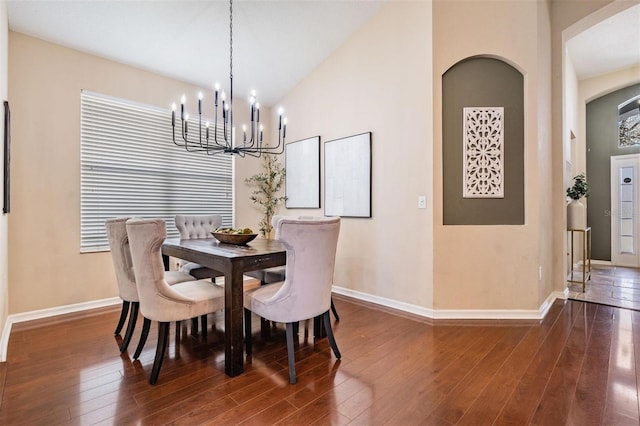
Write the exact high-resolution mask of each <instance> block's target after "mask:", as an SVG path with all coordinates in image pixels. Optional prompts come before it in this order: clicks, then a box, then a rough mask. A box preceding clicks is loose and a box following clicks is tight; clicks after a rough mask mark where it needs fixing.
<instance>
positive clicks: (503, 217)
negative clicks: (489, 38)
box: [442, 57, 525, 225]
mask: <svg viewBox="0 0 640 426" xmlns="http://www.w3.org/2000/svg"><path fill="white" fill-rule="evenodd" d="M465 108H468V110H467V111H472V110H475V111H476V112H477V113H478V114H482V113H483V112H484V113H486V112H487V111H492V114H493V115H492V116H491V117H485V118H486V119H487V120H489V118H490V119H491V120H489V121H490V122H489V121H485V122H484V123H480V124H479V125H481V126H485V127H486V126H488V125H490V126H493V127H494V128H493V129H492V132H493V131H494V130H497V129H498V127H499V130H500V132H499V134H498V133H493V134H488V137H486V138H484V139H483V140H477V141H476V143H475V144H474V147H473V148H472V152H471V154H472V156H475V158H469V155H468V154H469V152H468V151H469V147H468V146H467V142H468V135H465V132H466V131H468V130H469V129H468V127H469V126H468V123H465V114H464V113H463V112H464V111H465ZM485 115H486V114H485ZM476 124H478V123H476ZM496 126H498V127H496ZM485 127H481V128H480V129H484V130H487V129H486V128H485ZM485 136H486V135H485ZM473 149H475V150H476V151H473ZM479 157H482V158H479ZM470 164H471V165H472V167H481V169H477V170H476V171H479V173H475V174H469V165H470ZM442 166H443V172H442V173H443V176H442V178H443V194H442V196H443V223H444V224H445V225H522V224H524V192H525V189H524V78H523V76H522V74H521V73H520V72H519V71H518V70H516V69H515V68H513V67H512V66H511V65H509V64H507V63H506V62H503V61H500V60H498V59H493V58H485V57H473V58H468V59H465V60H463V61H460V62H458V63H457V64H455V65H454V66H453V67H451V68H449V70H447V72H446V73H445V74H444V75H443V76H442ZM470 181H471V182H476V183H477V185H476V186H475V188H474V187H473V185H472V187H471V188H469V182H470Z"/></svg>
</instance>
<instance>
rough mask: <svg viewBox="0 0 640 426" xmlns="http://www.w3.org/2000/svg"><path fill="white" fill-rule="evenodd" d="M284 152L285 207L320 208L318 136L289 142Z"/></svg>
mask: <svg viewBox="0 0 640 426" xmlns="http://www.w3.org/2000/svg"><path fill="white" fill-rule="evenodd" d="M284 150H285V160H284V161H285V170H286V173H287V177H286V179H285V195H286V196H287V200H286V201H285V207H286V208H288V209H319V208H320V136H314V137H311V138H307V139H302V140H299V141H296V142H290V143H288V144H286V145H285V146H284Z"/></svg>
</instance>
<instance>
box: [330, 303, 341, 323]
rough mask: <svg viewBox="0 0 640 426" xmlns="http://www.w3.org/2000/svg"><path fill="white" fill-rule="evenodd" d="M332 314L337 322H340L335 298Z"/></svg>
mask: <svg viewBox="0 0 640 426" xmlns="http://www.w3.org/2000/svg"><path fill="white" fill-rule="evenodd" d="M331 312H333V316H334V317H336V321H340V316H339V315H338V311H337V310H336V305H334V304H333V297H332V298H331Z"/></svg>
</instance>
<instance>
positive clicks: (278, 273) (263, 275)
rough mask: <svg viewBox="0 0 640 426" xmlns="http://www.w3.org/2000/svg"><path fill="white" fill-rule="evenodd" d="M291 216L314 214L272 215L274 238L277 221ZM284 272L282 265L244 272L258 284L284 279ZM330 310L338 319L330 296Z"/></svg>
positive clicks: (298, 217)
mask: <svg viewBox="0 0 640 426" xmlns="http://www.w3.org/2000/svg"><path fill="white" fill-rule="evenodd" d="M286 217H289V218H292V219H314V218H315V217H314V216H283V215H274V216H273V217H272V218H271V226H273V229H274V230H275V233H274V238H275V239H278V236H279V235H278V222H280V220H281V219H283V218H286ZM285 274H286V268H285V267H284V266H274V267H273V268H266V269H257V270H255V271H249V272H245V275H247V276H250V277H252V278H255V279H257V280H260V285H261V286H262V285H265V284H272V283H277V282H280V281H284V279H285ZM331 312H333V316H334V317H336V321H340V316H339V315H338V310H337V309H336V306H335V305H334V304H333V297H332V298H331Z"/></svg>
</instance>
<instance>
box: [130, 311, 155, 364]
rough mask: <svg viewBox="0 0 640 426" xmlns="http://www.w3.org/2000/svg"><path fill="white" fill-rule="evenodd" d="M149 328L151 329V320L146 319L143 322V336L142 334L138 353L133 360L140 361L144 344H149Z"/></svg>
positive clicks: (137, 349)
mask: <svg viewBox="0 0 640 426" xmlns="http://www.w3.org/2000/svg"><path fill="white" fill-rule="evenodd" d="M149 328H151V320H150V319H149V318H145V319H144V321H143V322H142V334H140V341H139V342H138V347H137V348H136V352H135V353H134V354H133V359H138V357H140V354H141V353H142V349H143V348H144V344H145V343H147V337H149Z"/></svg>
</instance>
